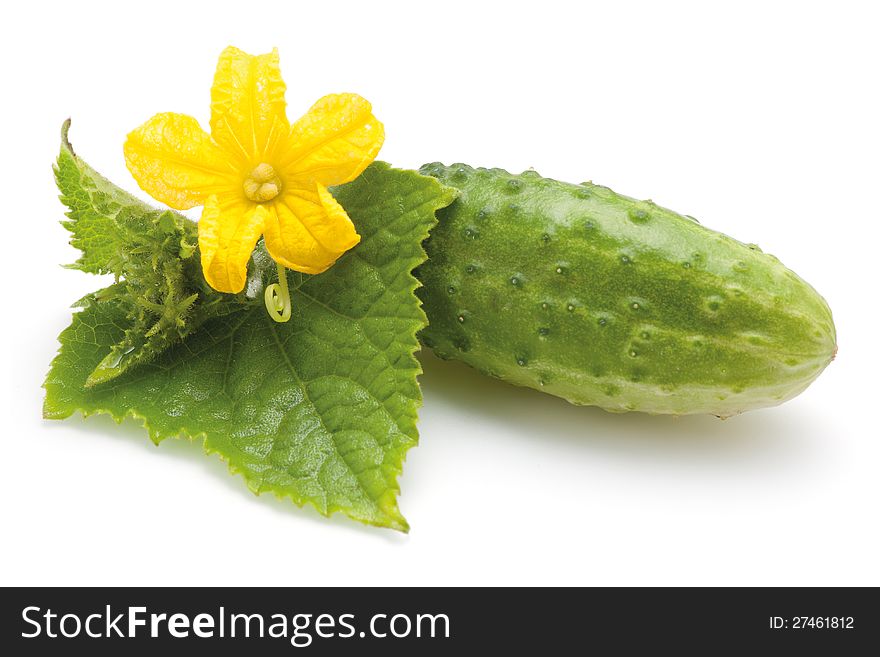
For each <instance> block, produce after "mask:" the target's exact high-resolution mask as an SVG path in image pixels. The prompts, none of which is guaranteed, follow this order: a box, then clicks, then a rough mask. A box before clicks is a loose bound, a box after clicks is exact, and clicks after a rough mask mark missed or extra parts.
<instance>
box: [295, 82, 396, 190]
mask: <svg viewBox="0 0 880 657" xmlns="http://www.w3.org/2000/svg"><path fill="white" fill-rule="evenodd" d="M384 141H385V128H384V127H383V126H382V124H381V123H380V122H379V120H378V119H376V117H375V116H373V113H372V107H371V106H370V103H369V102H368V101H367V100H366V99H364V98H361V97H360V96H358V95H357V94H332V95H329V96H324V97H323V98H321V99H320V100H319V101H318V102H316V103H315V104H314V105H313V106H312V108H311V109H310V110H309V111H308V112H307V113H306V114H305V116H303V117H302V118H301V119H300V120H299V121H297V122H296V123H294V124H293V126H292V127H291V128H290V143H289V145H288V146H287V150H286V151H285V153H284V154H283V156H282V157H281V158H280V160H279V162H278V164H279V167H280V168H281V170H282V171H284V172H285V174H286V175H287V177H288V178H289V179H292V180H296V181H297V182H299V183H300V184H302V185H308V186H311V185H312V184H313V183H316V182H317V183H321V184H322V185H327V186H329V185H340V184H342V183H345V182H348V181H350V180H354V179H355V178H357V177H358V176H359V175H360V174H361V172H362V171H363V170H364V169H366V168H367V166H368V165H369V164H370V162H372V161H373V160H374V159H375V158H376V155H377V154H378V153H379V149H380V148H382V143H383V142H384Z"/></svg>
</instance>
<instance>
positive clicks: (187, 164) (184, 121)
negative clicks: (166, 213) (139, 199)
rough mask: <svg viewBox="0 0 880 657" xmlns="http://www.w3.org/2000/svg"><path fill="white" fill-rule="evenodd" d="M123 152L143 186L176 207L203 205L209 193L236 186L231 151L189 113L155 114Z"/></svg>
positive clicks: (132, 138) (130, 136)
mask: <svg viewBox="0 0 880 657" xmlns="http://www.w3.org/2000/svg"><path fill="white" fill-rule="evenodd" d="M123 152H124V153H125V164H126V165H127V166H128V170H129V171H131V175H132V176H134V179H135V180H136V181H137V183H138V185H140V187H141V189H143V190H144V191H145V192H147V194H149V195H150V196H152V197H153V198H154V199H156V200H157V201H161V202H162V203H165V204H166V205H169V206H171V207H172V208H174V209H176V210H186V209H188V208H191V207H193V206H196V205H202V204H203V203H204V202H205V199H206V198H207V197H208V195H209V194H217V193H222V192H223V191H224V190H226V189H229V188H230V187H234V185H235V182H234V180H235V179H234V176H233V171H232V169H231V168H230V164H229V161H228V159H227V157H226V155H225V154H224V153H223V151H222V150H220V149H219V148H218V147H217V145H216V144H214V142H212V141H211V137H210V136H208V133H206V132H205V131H204V130H202V128H201V126H199V123H198V121H196V120H195V119H194V118H193V117H191V116H186V115H185V114H174V113H172V112H165V113H163V114H156V115H155V116H154V117H153V118H151V119H150V120H149V121H147V122H146V123H144V124H143V125H142V126H140V127H139V128H136V129H134V130H132V131H131V132H130V133H129V135H128V138H127V139H126V141H125V145H124V146H123Z"/></svg>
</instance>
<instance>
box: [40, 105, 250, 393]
mask: <svg viewBox="0 0 880 657" xmlns="http://www.w3.org/2000/svg"><path fill="white" fill-rule="evenodd" d="M69 128H70V122H69V121H67V122H65V124H64V126H63V127H62V131H61V152H60V153H59V155H58V161H57V163H56V165H55V179H56V182H57V184H58V189H59V190H60V191H61V201H62V202H63V203H64V204H65V205H66V206H67V207H68V212H67V217H68V219H67V221H64V222H62V223H63V225H64V226H65V228H67V229H68V230H69V231H70V232H71V233H72V237H71V241H70V243H71V244H72V245H73V246H75V247H76V248H78V249H80V251H82V256H81V257H80V259H79V260H77V262H76V263H74V264H73V265H71V266H70V267H71V268H73V269H81V270H82V271H86V272H90V273H93V274H113V275H114V276H115V277H116V281H117V282H116V284H115V285H112V286H110V287H109V288H106V289H104V290H101V291H100V292H98V293H96V294H97V295H98V297H96V298H102V299H105V300H106V299H108V298H110V296H111V295H112V296H115V297H116V298H117V299H119V300H120V304H121V307H122V309H123V310H124V311H125V321H124V322H123V326H124V328H125V330H124V331H123V333H122V335H121V336H120V338H119V340H118V342H116V343H115V344H114V345H113V347H112V348H111V350H110V352H109V353H107V355H106V356H105V357H104V358H103V359H102V360H101V362H99V363H97V364H96V365H95V368H94V370H93V371H92V372H91V374H90V375H89V377H88V379H87V380H86V384H87V385H89V386H93V385H97V384H100V383H104V382H106V381H110V380H112V379H114V378H115V377H117V376H119V375H121V374H123V373H124V372H126V371H127V370H128V369H130V368H132V367H135V366H137V365H139V364H141V363H144V362H148V361H150V360H152V359H153V358H155V357H156V355H158V354H160V353H162V352H163V351H164V350H165V349H167V348H168V347H169V346H171V345H173V344H176V343H178V342H180V341H181V340H182V339H183V338H185V337H186V336H187V335H189V334H190V333H192V332H193V331H195V330H196V329H198V328H199V327H200V326H201V325H202V324H203V323H204V322H206V321H207V320H209V319H211V318H213V317H218V316H222V315H225V314H228V313H233V312H236V311H238V310H240V309H242V308H243V307H244V305H245V304H246V303H247V299H246V298H244V295H228V294H219V293H217V292H215V291H214V290H212V289H211V287H210V286H209V285H208V284H207V282H206V281H205V279H204V277H203V276H202V273H201V267H200V265H199V259H198V258H197V257H194V255H195V253H196V243H197V239H198V238H197V232H198V231H197V228H196V224H195V223H194V222H192V221H190V220H188V219H187V218H186V217H184V216H183V215H182V214H179V213H177V212H172V211H171V210H158V209H156V208H153V207H151V206H149V205H147V204H146V203H143V202H142V201H139V200H138V199H136V198H135V197H133V196H131V195H130V194H128V193H127V192H125V191H123V190H121V189H119V188H118V187H117V186H116V185H114V184H113V183H111V182H110V181H108V180H107V179H105V178H104V177H102V176H101V175H100V174H98V173H97V172H96V171H95V170H94V169H92V168H91V167H90V166H89V165H88V164H87V163H86V162H85V161H83V160H82V158H80V157H78V156H77V155H76V154H75V153H74V151H73V148H72V147H71V145H70V142H69V141H68V138H67V133H68V130H69ZM251 270H252V272H255V271H257V270H258V268H257V267H251ZM260 273H261V272H258V271H257V274H260Z"/></svg>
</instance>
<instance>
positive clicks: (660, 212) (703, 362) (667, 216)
mask: <svg viewBox="0 0 880 657" xmlns="http://www.w3.org/2000/svg"><path fill="white" fill-rule="evenodd" d="M421 172H422V173H423V174H426V175H431V176H434V177H436V178H438V179H439V180H440V181H441V182H443V183H444V184H446V185H450V186H452V187H455V188H457V189H458V190H459V192H460V195H459V197H458V199H457V200H456V201H454V202H453V203H452V205H450V206H449V207H448V208H446V209H445V210H441V211H440V212H439V213H438V215H439V223H438V225H437V226H436V227H435V228H434V230H433V231H432V233H431V237H430V238H429V239H428V241H427V242H426V243H425V248H426V250H427V252H428V260H427V262H426V263H425V264H423V265H422V266H421V267H419V269H418V270H417V272H416V275H417V276H418V278H419V280H420V281H421V282H422V284H423V287H422V288H421V289H420V290H419V295H420V298H421V300H422V302H423V304H424V309H425V312H426V313H427V315H428V320H429V326H428V327H427V328H426V329H425V330H424V331H423V332H422V333H421V339H422V342H423V344H424V345H426V346H427V347H429V348H431V349H432V350H433V351H434V353H435V354H437V355H438V356H439V357H441V358H453V359H457V360H460V361H463V362H465V363H467V364H469V365H471V366H473V367H475V368H477V369H479V370H481V371H482V372H485V373H486V374H489V375H491V376H494V377H497V378H499V379H503V380H505V381H508V382H510V383H513V384H516V385H521V386H528V387H530V388H535V389H536V390H541V391H543V392H547V393H550V394H553V395H557V396H559V397H562V398H564V399H567V400H568V401H570V402H572V403H574V404H587V405H595V406H600V407H602V408H604V409H607V410H609V411H643V412H647V413H668V414H674V415H685V414H693V413H711V414H714V415H718V416H721V417H728V416H731V415H735V414H737V413H741V412H743V411H746V410H750V409H755V408H761V407H765V406H773V405H776V404H779V403H782V402H784V401H786V400H788V399H791V398H792V397H794V396H795V395H797V394H799V393H800V392H802V391H803V390H804V389H805V388H806V387H807V386H808V385H809V384H810V383H811V382H812V381H813V380H814V379H815V378H816V377H817V376H818V375H819V374H820V373H821V372H822V370H823V369H824V368H825V367H826V366H827V365H828V363H830V362H831V360H832V359H833V357H834V354H835V352H836V334H835V329H834V322H833V321H832V318H831V311H830V310H829V308H828V304H827V303H826V302H825V300H824V299H823V298H822V297H821V296H820V295H819V294H818V293H817V292H816V291H815V290H814V289H813V288H812V287H810V285H808V284H807V283H806V282H804V281H803V280H802V279H801V278H799V277H798V276H797V275H796V274H794V273H793V272H792V271H791V270H789V269H787V268H786V267H785V266H783V265H782V264H781V263H780V262H779V260H777V259H776V258H775V257H773V256H771V255H769V254H766V253H762V252H761V250H760V249H759V248H758V247H757V246H755V245H751V244H743V243H741V242H738V241H736V240H734V239H732V238H730V237H727V236H726V235H723V234H721V233H718V232H715V231H712V230H709V229H708V228H704V227H703V226H701V225H700V224H699V223H698V222H697V221H696V220H695V219H693V218H690V217H686V216H683V215H680V214H677V213H675V212H672V211H670V210H667V209H665V208H661V207H659V206H657V205H656V204H654V203H652V202H651V201H638V200H636V199H632V198H628V197H626V196H621V195H620V194H616V193H614V192H612V191H611V190H610V189H608V188H607V187H601V186H598V185H593V184H591V183H584V184H581V185H572V184H568V183H562V182H558V181H556V180H550V179H548V178H543V177H541V176H539V175H538V174H537V173H536V172H534V171H526V172H524V173H523V174H521V175H512V174H510V173H508V172H506V171H503V170H501V169H474V168H472V167H469V166H466V165H462V164H453V165H452V166H448V167H447V166H444V165H442V164H439V163H435V164H428V165H425V166H423V167H422V169H421Z"/></svg>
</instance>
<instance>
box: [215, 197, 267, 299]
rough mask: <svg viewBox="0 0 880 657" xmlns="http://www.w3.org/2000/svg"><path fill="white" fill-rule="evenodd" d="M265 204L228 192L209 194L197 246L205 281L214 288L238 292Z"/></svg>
mask: <svg viewBox="0 0 880 657" xmlns="http://www.w3.org/2000/svg"><path fill="white" fill-rule="evenodd" d="M268 214H269V213H268V211H267V210H266V206H264V205H261V204H254V203H246V202H244V201H242V200H241V198H240V197H237V196H233V195H229V196H227V197H224V198H222V199H219V198H218V197H217V196H211V197H209V198H208V200H207V202H206V203H205V209H204V210H203V211H202V217H201V219H199V250H200V251H201V254H202V271H203V272H204V274H205V280H207V281H208V285H210V286H211V287H213V288H214V289H215V290H217V291H218V292H232V293H235V292H241V291H242V290H243V289H244V284H245V281H246V280H247V264H248V260H249V259H250V257H251V253H252V252H253V250H254V246H256V244H257V240H259V239H260V235H261V234H262V233H263V226H264V224H265V223H266V219H267V217H268Z"/></svg>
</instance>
